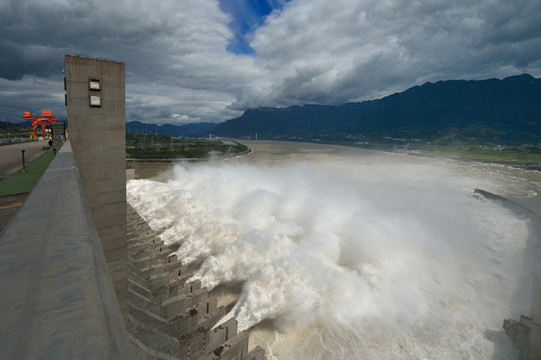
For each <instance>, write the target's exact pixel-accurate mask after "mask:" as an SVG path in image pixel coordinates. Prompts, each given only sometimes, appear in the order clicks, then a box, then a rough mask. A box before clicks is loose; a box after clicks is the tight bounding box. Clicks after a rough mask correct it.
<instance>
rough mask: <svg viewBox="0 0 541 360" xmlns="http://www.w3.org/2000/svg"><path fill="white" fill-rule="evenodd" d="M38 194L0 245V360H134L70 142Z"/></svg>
mask: <svg viewBox="0 0 541 360" xmlns="http://www.w3.org/2000/svg"><path fill="white" fill-rule="evenodd" d="M35 189H36V190H35V191H33V192H32V193H31V194H30V195H29V197H28V198H27V200H26V202H25V203H24V205H23V206H22V208H21V209H20V210H19V212H18V214H17V215H16V217H15V218H14V219H13V221H12V222H11V223H10V226H9V227H7V228H6V229H5V232H4V233H3V236H2V238H1V240H0V264H1V265H0V267H1V270H0V283H1V284H2V291H3V293H4V294H5V295H4V296H0V318H1V319H2V324H1V326H0V341H1V343H2V346H0V358H1V359H29V358H42V357H47V358H52V359H85V358H86V359H88V358H100V359H133V357H134V356H133V352H132V347H131V345H130V342H129V340H128V334H127V331H126V328H125V324H124V321H123V318H122V315H121V312H120V311H121V310H120V306H119V303H118V301H117V298H116V296H115V290H114V287H113V283H112V281H111V276H110V274H109V272H108V270H107V264H106V261H105V257H104V253H103V250H102V244H101V242H100V238H99V235H98V232H97V231H96V228H95V226H94V222H93V218H92V215H91V211H90V207H89V205H88V203H87V199H86V196H85V192H84V189H83V186H82V183H81V179H80V178H79V171H78V168H77V166H76V163H75V159H74V155H73V152H72V150H71V143H70V142H69V141H67V142H66V143H65V144H64V145H63V146H62V148H61V149H60V151H59V152H58V153H57V155H56V157H55V158H54V159H53V161H52V162H51V164H50V165H49V167H48V168H47V170H46V171H45V172H44V173H43V175H42V177H41V179H40V180H39V182H38V184H37V185H36V187H35ZM36 219H39V221H38V222H37V223H36ZM29 224H34V226H29ZM38 224H39V225H38ZM122 296H123V295H122Z"/></svg>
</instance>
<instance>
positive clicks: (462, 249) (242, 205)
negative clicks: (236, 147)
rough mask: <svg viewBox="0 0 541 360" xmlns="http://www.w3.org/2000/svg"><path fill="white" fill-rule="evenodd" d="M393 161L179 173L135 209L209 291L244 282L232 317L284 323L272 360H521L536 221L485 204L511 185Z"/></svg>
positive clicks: (134, 192) (138, 189) (144, 183)
mask: <svg viewBox="0 0 541 360" xmlns="http://www.w3.org/2000/svg"><path fill="white" fill-rule="evenodd" d="M387 156H388V157H389V161H383V162H382V161H381V159H380V161H378V162H373V161H365V160H363V158H349V157H344V158H340V159H336V158H333V159H332V160H333V161H330V160H329V159H328V158H325V157H321V156H320V157H318V158H317V159H316V160H317V161H313V160H312V159H306V161H302V162H297V161H290V162H286V163H279V164H275V165H272V166H271V165H268V164H257V163H255V164H254V163H252V164H249V163H242V162H241V163H240V164H239V163H217V164H205V165H201V164H199V165H188V166H176V167H175V171H174V177H173V179H171V180H170V181H168V182H166V183H160V182H156V181H151V180H136V181H130V182H129V184H128V198H129V201H130V203H131V204H132V205H133V206H134V207H135V208H136V209H137V210H138V211H139V213H140V214H141V215H142V216H143V217H144V218H145V219H146V220H147V221H149V223H150V225H151V226H152V227H153V228H155V229H157V230H159V231H161V232H162V233H161V237H162V239H163V240H164V241H165V242H166V243H174V242H179V243H180V244H181V245H180V248H179V250H178V252H177V255H178V256H179V258H181V259H182V260H183V262H185V263H191V262H194V261H202V266H201V268H200V270H199V271H198V272H197V273H196V274H195V278H197V279H200V280H201V282H202V286H206V287H207V288H209V289H212V288H214V287H216V286H217V285H221V284H222V285H223V284H228V283H239V282H240V283H242V284H243V285H242V292H241V294H240V298H239V299H238V301H237V303H236V305H235V307H234V308H233V310H232V311H231V313H230V314H229V315H228V316H229V317H231V316H234V317H235V318H236V319H237V320H238V322H239V329H241V330H242V329H248V328H251V327H254V326H256V325H258V324H259V323H261V322H262V321H264V320H272V321H273V322H272V327H273V328H274V329H275V331H277V332H276V333H275V335H274V338H273V340H272V344H271V343H267V344H264V345H266V346H267V352H268V355H269V356H270V357H271V358H280V359H298V358H306V359H308V358H310V359H313V358H321V359H325V358H343V359H351V358H360V359H370V358H389V359H442V358H446V359H467V358H472V359H478V358H485V359H492V358H494V359H508V358H513V357H515V356H516V352H515V351H514V349H513V348H512V346H511V344H510V341H509V340H508V339H507V338H506V337H505V334H503V331H502V329H501V324H502V321H503V319H504V318H506V317H512V318H518V317H519V316H520V314H521V313H526V314H527V313H528V311H529V300H530V299H529V297H528V291H529V290H528V286H527V285H528V276H530V275H531V274H530V273H529V271H531V270H530V268H529V267H528V266H525V265H524V264H525V261H526V264H528V262H529V261H531V259H528V258H527V257H526V255H525V248H526V247H527V246H528V244H527V240H528V237H529V229H528V225H527V221H526V220H524V219H519V218H517V217H516V216H514V215H513V214H512V213H510V212H509V211H507V210H505V209H503V208H502V207H500V206H499V205H497V204H494V203H491V202H489V201H486V200H484V199H478V198H475V197H473V196H472V193H473V189H474V187H475V186H481V187H484V188H488V189H489V190H490V188H491V186H492V187H493V186H496V187H497V186H503V185H502V184H501V183H497V184H494V183H493V180H489V179H487V178H481V177H479V178H474V179H473V178H470V177H467V176H464V173H459V172H458V171H457V169H454V168H453V166H448V165H446V166H442V165H439V164H436V163H435V162H434V161H429V160H426V161H420V160H416V161H404V160H407V158H402V159H399V160H396V159H395V158H392V157H391V156H390V155H387ZM383 160H385V158H383ZM518 294H522V295H524V296H522V295H521V296H519V295H518ZM502 344H503V345H502Z"/></svg>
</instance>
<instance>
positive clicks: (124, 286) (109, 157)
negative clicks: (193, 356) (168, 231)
mask: <svg viewBox="0 0 541 360" xmlns="http://www.w3.org/2000/svg"><path fill="white" fill-rule="evenodd" d="M65 67H66V68H65V73H66V79H65V87H66V106H67V108H68V109H67V110H68V129H69V139H70V141H71V144H72V148H73V152H74V155H75V160H76V163H77V167H78V169H79V173H80V177H81V180H82V183H83V186H84V189H85V192H86V197H87V199H88V202H89V205H90V208H91V212H92V216H93V219H94V223H95V225H96V229H97V230H98V234H99V237H100V240H101V244H102V247H103V252H104V255H105V259H106V261H107V266H108V269H109V274H110V275H111V279H112V281H113V286H114V289H115V293H116V296H117V299H118V302H119V304H120V309H121V311H122V313H123V315H124V319H126V317H127V311H128V298H127V296H128V280H127V274H128V272H127V244H126V241H127V240H126V135H125V134H126V106H125V102H126V97H125V84H124V64H123V63H120V62H114V61H106V60H99V59H91V58H85V57H79V56H72V55H66V57H65Z"/></svg>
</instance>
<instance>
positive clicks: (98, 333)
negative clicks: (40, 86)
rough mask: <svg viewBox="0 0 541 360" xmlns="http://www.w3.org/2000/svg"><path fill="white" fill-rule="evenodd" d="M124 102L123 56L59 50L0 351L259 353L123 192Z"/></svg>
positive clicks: (523, 331) (528, 335)
mask: <svg viewBox="0 0 541 360" xmlns="http://www.w3.org/2000/svg"><path fill="white" fill-rule="evenodd" d="M124 102H125V99H124V75H123V64H122V63H116V62H109V61H104V60H97V59H88V58H81V57H75V56H69V55H68V56H66V105H67V106H68V114H69V118H70V129H69V140H68V141H67V142H65V143H64V144H63V145H62V144H58V148H59V149H60V150H59V151H58V153H57V155H56V157H55V158H54V160H53V161H52V162H51V164H50V166H49V168H48V169H47V170H46V171H45V173H44V174H43V176H42V178H41V179H40V182H39V184H38V186H36V188H35V189H36V190H35V191H33V192H32V193H31V194H30V196H29V197H28V199H27V200H26V201H25V203H24V205H23V206H22V208H21V209H20V211H19V212H18V214H17V215H16V217H15V218H14V219H13V220H12V221H11V222H10V224H9V226H8V227H7V228H6V229H5V231H4V232H3V234H2V237H1V240H0V276H2V284H3V286H2V288H3V289H4V295H3V296H2V297H0V298H1V300H0V301H1V305H2V306H1V309H2V319H3V323H2V326H1V330H0V334H1V339H2V343H3V346H2V347H1V349H0V358H6V359H11V358H23V359H24V358H96V359H103V358H111V359H124V358H125V359H134V358H135V359H237V360H240V359H245V360H247V359H252V360H263V359H264V358H265V354H264V352H263V349H262V348H260V347H256V348H253V349H252V348H250V344H249V343H248V334H247V332H246V331H238V330H237V329H238V328H239V327H240V326H238V325H237V322H236V320H235V319H229V320H228V321H226V322H224V323H220V321H221V319H222V317H223V316H224V315H225V314H226V312H228V311H227V310H226V308H225V307H224V306H218V301H217V299H216V298H214V297H212V296H210V295H209V293H208V291H207V290H206V289H205V288H204V287H202V286H201V282H200V281H199V280H196V281H190V280H189V279H191V278H192V274H193V273H194V271H196V270H197V269H195V268H192V267H191V266H190V265H188V266H187V265H186V264H185V263H183V261H182V260H183V259H182V258H177V256H176V255H174V254H175V253H176V250H177V247H178V244H177V245H165V244H164V242H163V241H162V240H161V239H160V237H159V236H158V233H157V232H155V231H154V230H153V229H151V228H150V226H149V225H148V224H147V223H146V222H145V221H144V220H143V219H142V218H141V217H140V216H139V214H138V213H137V212H136V211H135V210H134V209H133V208H132V207H131V206H130V205H129V204H128V203H127V202H126V172H125V143H124V141H125V137H124V123H125V115H124V114H125V110H124ZM89 131H91V132H92V133H93V134H99V135H97V136H95V137H93V138H92V139H89V138H88V132H89ZM96 139H99V141H97V140H96ZM55 146H57V145H56V144H55ZM478 192H479V193H481V194H482V195H484V196H486V197H488V198H491V199H494V200H496V201H502V202H503V201H504V200H505V199H503V200H502V199H501V198H497V197H495V196H493V195H492V194H490V193H487V192H483V191H482V190H479V191H478ZM504 205H506V206H509V205H508V204H507V203H506V204H504ZM513 206H514V205H513ZM511 207H512V206H511ZM527 216H529V215H528V214H527ZM29 224H32V226H29ZM37 228H39V231H36V229H37ZM538 273H539V272H538ZM534 280H535V282H534V284H535V289H534V299H533V301H532V304H533V306H532V307H533V309H532V314H533V315H532V316H531V317H530V316H523V317H521V319H520V320H519V321H515V320H512V319H506V320H505V321H504V320H503V319H502V322H503V321H504V327H505V331H506V333H507V334H508V336H509V337H510V338H511V339H512V340H513V341H514V343H515V345H516V346H517V348H519V349H520V359H537V358H539V349H538V345H537V344H539V343H540V341H538V340H539V319H538V317H537V312H538V311H537V310H538V309H537V305H538V304H539V303H540V302H539V298H540V297H539V287H538V286H537V285H538V284H539V277H538V276H536V278H535V279H534ZM218 324H220V325H218ZM240 328H242V327H240Z"/></svg>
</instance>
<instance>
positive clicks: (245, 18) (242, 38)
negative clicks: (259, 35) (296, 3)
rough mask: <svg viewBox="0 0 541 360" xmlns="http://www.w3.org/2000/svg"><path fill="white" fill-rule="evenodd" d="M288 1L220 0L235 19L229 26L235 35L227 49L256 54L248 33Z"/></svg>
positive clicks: (222, 7) (221, 6)
mask: <svg viewBox="0 0 541 360" xmlns="http://www.w3.org/2000/svg"><path fill="white" fill-rule="evenodd" d="M284 2H287V1H277V0H220V9H221V10H222V11H223V12H225V13H228V14H230V15H231V16H232V17H233V20H232V21H231V23H230V24H229V27H230V28H231V30H232V31H233V33H234V35H235V37H234V38H233V39H232V40H231V42H230V43H229V45H228V46H227V50H228V51H230V52H233V53H235V54H249V55H252V54H255V51H254V49H252V48H251V47H250V44H249V43H248V41H247V35H248V34H250V33H252V32H253V31H254V30H255V29H257V28H258V27H259V26H261V25H262V24H263V23H264V22H265V17H266V16H267V15H269V14H270V13H271V12H272V11H273V10H275V9H280V8H281V7H282V4H283V3H284Z"/></svg>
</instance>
